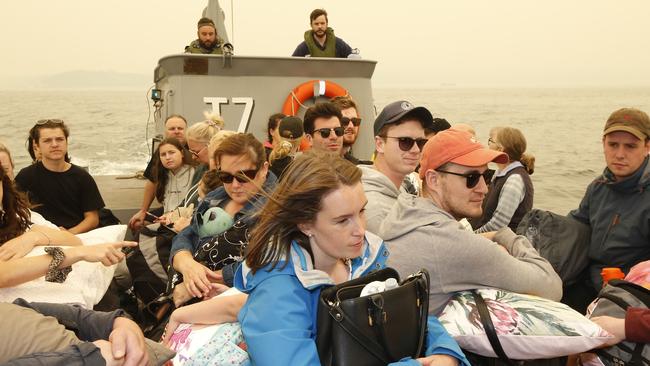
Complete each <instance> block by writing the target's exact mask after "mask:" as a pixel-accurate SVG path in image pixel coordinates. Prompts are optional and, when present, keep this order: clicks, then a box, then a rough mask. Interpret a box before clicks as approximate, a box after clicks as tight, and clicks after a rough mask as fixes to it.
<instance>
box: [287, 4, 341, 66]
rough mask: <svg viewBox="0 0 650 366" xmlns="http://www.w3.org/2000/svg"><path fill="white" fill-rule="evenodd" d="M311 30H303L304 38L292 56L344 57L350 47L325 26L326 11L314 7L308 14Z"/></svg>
mask: <svg viewBox="0 0 650 366" xmlns="http://www.w3.org/2000/svg"><path fill="white" fill-rule="evenodd" d="M309 21H310V24H311V30H308V31H306V32H305V40H304V41H303V42H302V43H300V44H299V45H298V47H296V50H295V51H293V55H291V56H293V57H305V56H307V55H309V56H311V57H339V58H346V57H348V56H349V55H350V54H351V53H352V48H351V47H350V46H349V45H348V44H347V43H345V41H344V40H342V39H341V38H338V37H336V36H335V35H334V30H333V29H332V28H330V27H328V26H327V21H328V20H327V12H326V11H325V9H316V10H314V11H312V12H311V14H310V15H309Z"/></svg>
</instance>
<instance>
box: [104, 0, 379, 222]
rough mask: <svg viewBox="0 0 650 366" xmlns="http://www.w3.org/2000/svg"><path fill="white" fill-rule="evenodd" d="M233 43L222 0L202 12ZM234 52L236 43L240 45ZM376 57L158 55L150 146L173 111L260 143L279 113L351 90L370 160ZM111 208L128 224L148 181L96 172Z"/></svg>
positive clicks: (362, 150) (361, 147) (359, 147)
mask: <svg viewBox="0 0 650 366" xmlns="http://www.w3.org/2000/svg"><path fill="white" fill-rule="evenodd" d="M203 16H205V17H209V18H211V19H213V20H214V21H215V24H216V25H217V33H218V34H219V36H220V37H221V38H222V39H223V40H224V43H228V33H227V31H226V28H225V26H224V21H223V20H224V19H225V16H224V13H223V10H222V8H221V6H220V5H219V2H218V0H209V1H208V4H207V6H206V7H205V9H204V10H203ZM234 49H235V51H236V45H234ZM376 65H377V61H373V60H365V59H361V58H360V57H358V55H357V54H355V55H354V56H353V57H352V58H319V57H268V56H245V55H237V54H236V52H230V50H228V51H227V52H224V54H223V55H203V54H188V53H184V54H172V55H167V56H164V57H162V58H160V59H159V61H158V64H157V66H156V67H155V70H154V73H153V79H154V83H155V86H154V88H153V89H152V91H151V99H152V102H153V106H154V109H155V113H154V123H155V131H156V136H155V137H154V138H153V139H152V141H151V151H154V150H155V146H156V143H157V142H159V141H160V140H161V139H162V136H163V131H164V122H165V120H166V119H167V117H168V116H170V115H172V114H180V115H182V116H184V117H185V118H186V119H187V121H188V123H189V124H190V125H191V124H192V123H196V122H198V121H202V120H205V116H204V112H210V113H214V114H217V115H220V116H222V117H223V118H224V120H225V129H228V130H234V131H238V132H250V133H252V134H254V135H255V136H256V137H257V138H258V139H259V140H260V141H264V140H266V138H267V121H268V117H269V116H270V115H272V114H274V113H278V112H283V113H285V114H291V115H296V116H299V117H301V118H302V116H303V115H304V113H305V110H306V108H307V107H309V106H310V105H312V104H314V103H316V102H320V101H325V100H327V99H329V98H330V97H332V96H335V95H340V94H349V95H350V96H351V97H352V98H353V99H354V100H355V102H356V103H357V104H358V106H359V113H360V116H361V118H362V120H363V122H362V124H361V126H362V128H361V129H360V131H359V136H358V139H357V142H356V143H355V145H354V154H355V155H356V156H357V157H362V158H364V159H368V158H369V157H370V156H371V155H372V153H373V151H374V143H373V142H374V139H373V136H372V133H373V132H372V128H369V127H368V126H370V124H371V123H372V121H373V120H374V117H375V115H376V110H375V107H374V101H373V97H372V83H371V80H372V75H373V73H374V71H375V66H376ZM95 178H96V180H97V183H98V185H99V187H100V190H101V191H102V196H103V197H104V199H105V201H106V205H107V207H109V208H111V209H112V210H113V211H114V213H115V214H116V216H117V217H118V218H119V219H120V221H122V222H128V220H129V218H130V217H131V215H132V214H133V213H135V212H136V211H137V210H138V209H139V206H140V203H141V201H142V187H143V186H144V182H143V181H142V180H135V179H124V180H116V179H114V178H115V177H114V176H104V177H95Z"/></svg>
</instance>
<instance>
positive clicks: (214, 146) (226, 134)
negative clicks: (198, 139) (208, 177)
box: [208, 130, 237, 169]
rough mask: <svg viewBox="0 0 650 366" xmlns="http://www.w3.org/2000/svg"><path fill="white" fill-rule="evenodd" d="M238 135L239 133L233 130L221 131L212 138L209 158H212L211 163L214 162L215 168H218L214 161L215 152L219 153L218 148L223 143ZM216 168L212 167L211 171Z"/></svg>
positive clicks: (209, 146)
mask: <svg viewBox="0 0 650 366" xmlns="http://www.w3.org/2000/svg"><path fill="white" fill-rule="evenodd" d="M236 133H237V132H235V131H231V130H221V131H218V132H217V133H215V134H214V136H212V138H211V139H210V143H208V156H209V157H210V162H211V163H213V162H214V164H215V167H216V161H215V159H214V153H215V151H217V148H218V147H219V145H221V142H222V141H223V140H225V139H226V138H228V137H230V136H232V135H234V134H236ZM215 167H212V166H210V168H211V169H212V168H215Z"/></svg>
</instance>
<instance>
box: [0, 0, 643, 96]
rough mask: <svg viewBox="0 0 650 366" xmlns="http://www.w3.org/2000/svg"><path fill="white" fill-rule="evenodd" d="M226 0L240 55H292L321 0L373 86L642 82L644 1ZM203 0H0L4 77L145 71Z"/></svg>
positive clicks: (182, 38) (184, 36)
mask: <svg viewBox="0 0 650 366" xmlns="http://www.w3.org/2000/svg"><path fill="white" fill-rule="evenodd" d="M233 2H234V12H233V11H231V2H230V1H224V0H222V1H221V6H222V7H223V8H224V10H225V12H226V16H227V19H226V25H227V28H228V31H229V32H230V31H231V29H232V28H231V21H232V20H233V19H234V35H233V34H232V33H231V34H230V37H231V40H232V41H233V44H234V45H235V51H236V54H239V55H271V56H288V55H290V54H291V53H292V52H293V50H294V48H295V47H296V45H297V44H298V43H299V42H300V41H301V40H302V37H303V32H304V31H305V30H306V29H307V27H308V21H309V18H308V15H309V12H310V11H311V10H312V9H314V8H317V7H324V8H325V9H326V10H327V11H328V13H329V20H330V21H329V25H330V26H331V27H333V28H334V30H335V32H336V34H337V35H338V36H340V37H341V38H343V39H344V40H345V41H346V42H348V43H349V44H350V45H351V46H352V47H357V48H359V49H360V50H361V55H362V56H363V57H364V58H368V59H374V60H377V61H379V64H378V66H377V69H376V71H375V76H374V79H373V83H374V85H375V86H378V87H395V86H405V87H438V86H440V85H441V84H456V85H459V86H465V85H467V86H509V85H512V86H600V85H605V86H609V85H621V86H626V85H642V86H650V28H649V26H648V16H649V15H650V1H648V0H620V1H614V0H547V1H533V0H502V1H500V0H491V1H486V0H445V1H440V0H428V1H425V0H419V1H409V0H403V1H372V2H371V1H360V0H357V1H354V0H328V1H312V0H301V1H298V0H293V1H288V0H277V1H262V0H256V1H252V0H233ZM206 3H207V1H196V0H189V1H181V0H177V1H171V0H155V1H154V0H135V1H125V0H117V1H95V0H83V1H82V0H59V1H43V0H38V1H37V0H20V1H2V2H1V3H0V44H1V45H2V53H1V54H2V57H0V83H1V82H2V80H3V79H5V80H6V79H7V78H15V77H23V76H25V77H27V76H41V75H50V74H56V73H60V72H65V71H76V70H86V71H95V70H96V71H117V72H127V73H138V74H146V75H152V73H153V69H154V67H155V66H156V64H157V60H158V59H159V58H160V57H162V56H164V55H168V54H172V53H179V52H182V50H183V48H184V46H185V45H186V44H188V43H189V42H190V41H191V40H193V39H194V38H196V21H197V20H198V19H199V17H200V16H201V11H202V9H203V7H204V6H205V4H206ZM379 4H381V5H379ZM233 36H234V37H233ZM1 88H2V85H1V84H0V89H1Z"/></svg>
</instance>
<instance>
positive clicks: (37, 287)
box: [0, 225, 126, 309]
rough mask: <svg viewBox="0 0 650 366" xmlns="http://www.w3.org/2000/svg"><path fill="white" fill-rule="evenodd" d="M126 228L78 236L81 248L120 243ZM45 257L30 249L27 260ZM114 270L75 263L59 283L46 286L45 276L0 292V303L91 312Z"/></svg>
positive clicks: (36, 249)
mask: <svg viewBox="0 0 650 366" xmlns="http://www.w3.org/2000/svg"><path fill="white" fill-rule="evenodd" d="M125 234H126V225H111V226H106V227H103V228H99V229H95V230H91V231H89V232H87V233H83V234H78V235H77V236H78V237H79V238H80V239H81V241H82V243H83V244H84V245H95V244H101V243H111V242H116V241H122V240H124V235H125ZM41 254H45V251H44V247H42V246H38V247H36V248H34V249H33V250H32V251H31V252H30V253H29V254H27V257H31V256H36V255H41ZM113 273H115V266H110V267H106V266H104V265H103V264H101V263H89V262H84V261H81V262H77V263H75V264H73V265H72V272H70V274H69V275H68V277H67V279H66V280H65V282H63V283H54V282H46V281H45V276H43V277H39V278H37V279H35V280H32V281H29V282H26V283H23V284H20V285H18V286H14V287H8V288H2V289H0V301H2V302H12V301H14V300H15V299H17V298H19V297H20V298H23V299H25V300H27V301H30V302H51V303H59V304H79V305H81V306H83V307H85V308H87V309H92V308H93V306H95V305H96V304H97V303H99V301H100V300H101V299H102V297H104V294H105V293H106V290H107V289H108V286H109V285H110V283H111V280H112V279H113Z"/></svg>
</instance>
